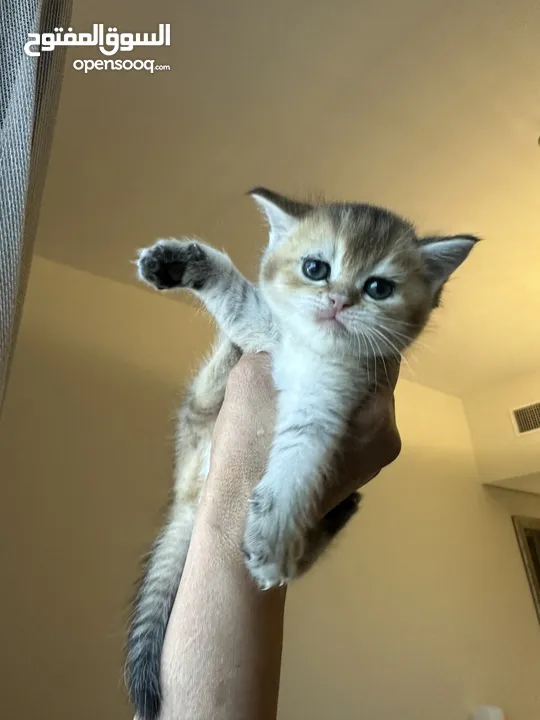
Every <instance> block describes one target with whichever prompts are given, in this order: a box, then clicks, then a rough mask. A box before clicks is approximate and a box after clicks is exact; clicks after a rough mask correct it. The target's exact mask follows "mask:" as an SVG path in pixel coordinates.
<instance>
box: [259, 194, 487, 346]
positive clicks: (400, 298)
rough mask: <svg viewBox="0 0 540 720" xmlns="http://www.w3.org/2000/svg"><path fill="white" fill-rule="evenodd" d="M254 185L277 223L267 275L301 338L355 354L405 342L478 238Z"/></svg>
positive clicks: (267, 290)
mask: <svg viewBox="0 0 540 720" xmlns="http://www.w3.org/2000/svg"><path fill="white" fill-rule="evenodd" d="M249 194H250V195H251V196H252V197H253V198H254V199H255V200H256V201H257V203H258V205H259V206H260V207H261V209H262V210H263V212H264V214H265V215H266V218H267V220H268V224H269V227H270V242H269V245H268V247H267V249H266V251H265V253H264V256H263V260H262V264H261V273H260V284H261V288H262V291H263V292H264V295H265V297H266V299H267V300H268V302H269V304H270V305H271V307H272V309H273V311H274V313H275V314H276V316H277V317H278V318H279V320H280V321H281V322H282V323H283V325H284V326H285V327H287V329H288V330H290V331H292V332H293V333H295V335H296V336H297V337H298V338H301V339H302V341H304V342H306V343H309V344H310V345H312V346H315V347H318V348H320V349H327V350H330V351H335V352H339V353H345V354H347V355H350V354H353V355H354V354H359V355H372V354H376V355H386V356H389V355H394V354H398V353H400V352H401V351H402V350H404V349H405V348H406V347H407V346H408V345H409V344H410V343H411V342H412V341H413V340H414V339H415V338H416V337H417V335H418V334H419V333H420V332H421V331H422V329H423V328H424V327H425V325H426V323H427V321H428V319H429V315H430V313H431V311H432V310H433V309H434V308H435V307H436V306H437V305H438V304H439V301H440V297H441V292H442V289H443V287H444V284H445V283H446V281H447V280H448V278H449V277H450V275H451V274H452V273H453V272H454V270H456V268H458V267H459V265H461V263H462V262H463V261H464V260H465V259H466V257H467V256H468V254H469V252H470V251H471V249H472V247H473V246H474V244H475V243H476V242H477V238H475V237H473V236H471V235H458V236H452V237H429V238H418V237H417V235H416V233H415V230H414V228H413V226H412V225H410V224H409V223H408V222H407V221H405V220H403V219H402V218H400V217H398V216H397V215H394V214H393V213H391V212H389V211H388V210H384V209H382V208H377V207H373V206H371V205H360V204H353V203H321V204H317V205H311V204H309V203H300V202H296V201H293V200H289V199H287V198H284V197H282V196H281V195H278V194H276V193H274V192H271V191H269V190H266V189H264V188H256V189H254V190H252V191H251V192H250V193H249Z"/></svg>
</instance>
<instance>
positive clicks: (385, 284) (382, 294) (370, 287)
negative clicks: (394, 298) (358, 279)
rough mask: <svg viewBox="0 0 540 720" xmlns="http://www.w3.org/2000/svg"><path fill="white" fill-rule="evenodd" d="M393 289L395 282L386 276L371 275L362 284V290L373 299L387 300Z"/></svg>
mask: <svg viewBox="0 0 540 720" xmlns="http://www.w3.org/2000/svg"><path fill="white" fill-rule="evenodd" d="M395 289H396V286H395V283H393V282H392V281H391V280H386V278H376V277H372V278H369V279H368V280H367V281H366V284H365V285H364V292H365V293H366V295H369V297H370V298H373V300H387V299H388V298H389V297H390V296H391V295H393V293H394V290H395Z"/></svg>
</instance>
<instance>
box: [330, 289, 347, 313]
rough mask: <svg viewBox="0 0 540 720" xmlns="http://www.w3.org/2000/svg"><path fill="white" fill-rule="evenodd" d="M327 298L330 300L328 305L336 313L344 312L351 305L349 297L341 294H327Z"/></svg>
mask: <svg viewBox="0 0 540 720" xmlns="http://www.w3.org/2000/svg"><path fill="white" fill-rule="evenodd" d="M328 297H329V298H330V303H331V304H332V306H333V308H334V310H335V311H336V312H339V311H340V310H344V309H345V308H347V307H349V306H350V304H351V301H350V299H349V297H348V296H347V295H344V294H343V293H337V292H331V293H328Z"/></svg>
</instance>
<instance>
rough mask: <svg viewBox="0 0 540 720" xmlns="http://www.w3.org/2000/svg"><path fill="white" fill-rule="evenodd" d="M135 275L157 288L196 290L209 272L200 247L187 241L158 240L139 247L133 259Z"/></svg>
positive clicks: (207, 263)
mask: <svg viewBox="0 0 540 720" xmlns="http://www.w3.org/2000/svg"><path fill="white" fill-rule="evenodd" d="M137 268H138V270H139V277H140V278H141V280H144V281H145V282H147V283H148V284H149V285H152V286H153V287H155V288H157V289H158V290H171V289H172V288H190V289H191V290H200V289H201V288H202V287H203V285H204V283H205V281H206V280H207V278H208V276H209V273H210V262H209V259H208V255H207V254H206V252H205V251H204V249H203V248H202V247H201V245H199V244H198V243H196V242H193V241H189V240H158V241H157V242H156V243H155V244H154V245H152V246H151V247H149V248H145V249H144V250H141V252H140V254H139V258H138V260H137Z"/></svg>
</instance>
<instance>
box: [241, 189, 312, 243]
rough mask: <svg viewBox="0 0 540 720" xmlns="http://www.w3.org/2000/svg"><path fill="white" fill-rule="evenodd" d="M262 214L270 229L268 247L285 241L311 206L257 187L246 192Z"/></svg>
mask: <svg viewBox="0 0 540 720" xmlns="http://www.w3.org/2000/svg"><path fill="white" fill-rule="evenodd" d="M248 195H251V197H252V198H253V199H254V200H255V202H256V203H257V205H258V206H259V209H260V210H262V212H263V213H264V215H265V217H266V219H267V221H268V225H269V227H270V240H269V244H270V247H272V246H275V245H277V244H279V243H280V242H282V241H283V240H286V239H287V238H288V237H289V236H290V235H291V234H292V233H293V232H294V230H295V229H296V228H297V226H298V223H299V222H300V220H301V219H302V217H304V216H305V215H307V214H308V212H309V211H310V210H313V206H312V205H308V204H307V203H300V202H296V201H294V200H289V199H288V198H286V197H283V195H278V194H277V193H275V192H272V190H267V189H266V188H262V187H257V188H254V189H253V190H250V191H249V192H248Z"/></svg>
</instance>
